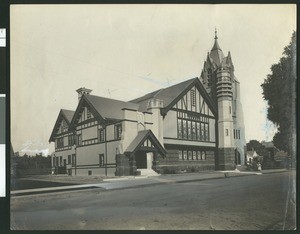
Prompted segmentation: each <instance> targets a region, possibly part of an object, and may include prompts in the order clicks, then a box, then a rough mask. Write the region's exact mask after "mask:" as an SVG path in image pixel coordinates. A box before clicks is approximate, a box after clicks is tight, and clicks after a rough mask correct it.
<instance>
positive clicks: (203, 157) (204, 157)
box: [201, 151, 206, 160]
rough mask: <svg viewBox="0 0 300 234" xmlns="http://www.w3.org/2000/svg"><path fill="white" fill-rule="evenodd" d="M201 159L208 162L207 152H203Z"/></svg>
mask: <svg viewBox="0 0 300 234" xmlns="http://www.w3.org/2000/svg"><path fill="white" fill-rule="evenodd" d="M201 159H202V160H206V154H205V151H202V154H201Z"/></svg>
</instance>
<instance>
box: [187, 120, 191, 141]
mask: <svg viewBox="0 0 300 234" xmlns="http://www.w3.org/2000/svg"><path fill="white" fill-rule="evenodd" d="M187 123H188V139H192V134H191V133H192V128H191V121H187Z"/></svg>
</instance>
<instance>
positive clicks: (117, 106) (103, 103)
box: [84, 95, 139, 120]
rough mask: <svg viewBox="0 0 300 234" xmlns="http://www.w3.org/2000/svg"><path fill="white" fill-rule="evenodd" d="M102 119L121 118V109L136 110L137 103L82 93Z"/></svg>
mask: <svg viewBox="0 0 300 234" xmlns="http://www.w3.org/2000/svg"><path fill="white" fill-rule="evenodd" d="M84 97H85V98H86V100H87V101H88V102H89V103H90V104H91V105H93V107H94V108H95V109H96V110H97V112H98V113H99V114H100V115H101V116H102V117H103V118H104V119H119V120H121V119H123V111H122V110H123V109H130V110H138V108H139V105H138V104H136V103H131V102H124V101H119V100H115V99H110V98H104V97H99V96H94V95H84Z"/></svg>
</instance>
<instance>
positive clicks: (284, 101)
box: [261, 32, 297, 162]
mask: <svg viewBox="0 0 300 234" xmlns="http://www.w3.org/2000/svg"><path fill="white" fill-rule="evenodd" d="M296 53H297V51H296V32H293V35H292V38H291V42H290V44H289V45H288V46H286V47H285V48H284V51H283V56H282V57H281V58H280V60H279V62H278V63H277V64H273V65H272V66H271V74H269V75H267V78H266V79H265V80H264V83H263V84H261V87H262V89H263V97H264V99H265V100H266V101H267V102H268V109H267V111H268V113H267V117H268V119H269V120H270V121H272V122H273V123H274V124H275V125H276V126H277V129H278V132H277V133H276V134H275V136H274V137H273V143H274V145H275V146H276V147H277V148H279V149H281V150H284V151H286V152H288V154H289V155H290V156H291V157H292V159H293V160H292V162H295V156H296V105H295V103H296Z"/></svg>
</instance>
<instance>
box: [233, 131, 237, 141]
mask: <svg viewBox="0 0 300 234" xmlns="http://www.w3.org/2000/svg"><path fill="white" fill-rule="evenodd" d="M235 131H236V130H235V129H233V139H236V138H235V135H236V134H235Z"/></svg>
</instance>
